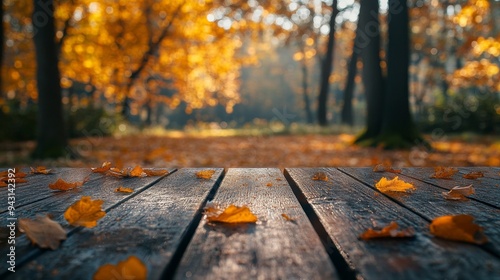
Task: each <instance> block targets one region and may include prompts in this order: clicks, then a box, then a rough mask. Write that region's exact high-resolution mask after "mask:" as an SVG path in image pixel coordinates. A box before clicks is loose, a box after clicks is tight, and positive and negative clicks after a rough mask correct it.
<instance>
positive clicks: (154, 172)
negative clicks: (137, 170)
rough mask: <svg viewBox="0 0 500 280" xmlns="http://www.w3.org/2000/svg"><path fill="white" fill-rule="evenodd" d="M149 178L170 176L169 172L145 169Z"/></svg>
mask: <svg viewBox="0 0 500 280" xmlns="http://www.w3.org/2000/svg"><path fill="white" fill-rule="evenodd" d="M143 171H144V173H146V175H147V176H163V175H167V174H168V170H155V169H143Z"/></svg>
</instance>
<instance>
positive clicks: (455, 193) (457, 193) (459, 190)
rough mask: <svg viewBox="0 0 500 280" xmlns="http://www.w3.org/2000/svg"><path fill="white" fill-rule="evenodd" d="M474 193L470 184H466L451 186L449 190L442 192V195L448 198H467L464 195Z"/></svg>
mask: <svg viewBox="0 0 500 280" xmlns="http://www.w3.org/2000/svg"><path fill="white" fill-rule="evenodd" d="M474 193H475V190H474V188H473V187H472V185H468V186H465V187H459V186H456V187H453V188H452V189H451V190H450V191H449V192H442V194H443V197H444V198H445V199H448V200H467V197H466V196H469V195H472V194H474Z"/></svg>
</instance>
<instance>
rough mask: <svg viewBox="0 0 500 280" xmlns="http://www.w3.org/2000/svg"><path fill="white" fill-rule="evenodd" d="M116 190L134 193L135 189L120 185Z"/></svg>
mask: <svg viewBox="0 0 500 280" xmlns="http://www.w3.org/2000/svg"><path fill="white" fill-rule="evenodd" d="M115 192H121V193H133V192H134V190H133V189H131V188H125V187H123V186H120V187H118V188H116V189H115Z"/></svg>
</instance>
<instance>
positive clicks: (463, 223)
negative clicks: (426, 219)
mask: <svg viewBox="0 0 500 280" xmlns="http://www.w3.org/2000/svg"><path fill="white" fill-rule="evenodd" d="M429 229H430V231H431V233H432V234H433V235H435V236H437V237H440V238H444V239H449V240H454V241H464V242H469V243H475V244H484V243H487V242H488V238H487V237H486V236H485V235H484V233H483V228H482V227H480V226H478V225H477V224H474V217H472V216H471V215H464V214H460V215H454V216H452V215H450V216H441V217H437V218H435V219H434V220H432V223H431V224H430V226H429Z"/></svg>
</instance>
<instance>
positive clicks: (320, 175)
mask: <svg viewBox="0 0 500 280" xmlns="http://www.w3.org/2000/svg"><path fill="white" fill-rule="evenodd" d="M312 179H313V180H314V181H328V176H326V174H325V172H316V173H314V175H313V177H312Z"/></svg>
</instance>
